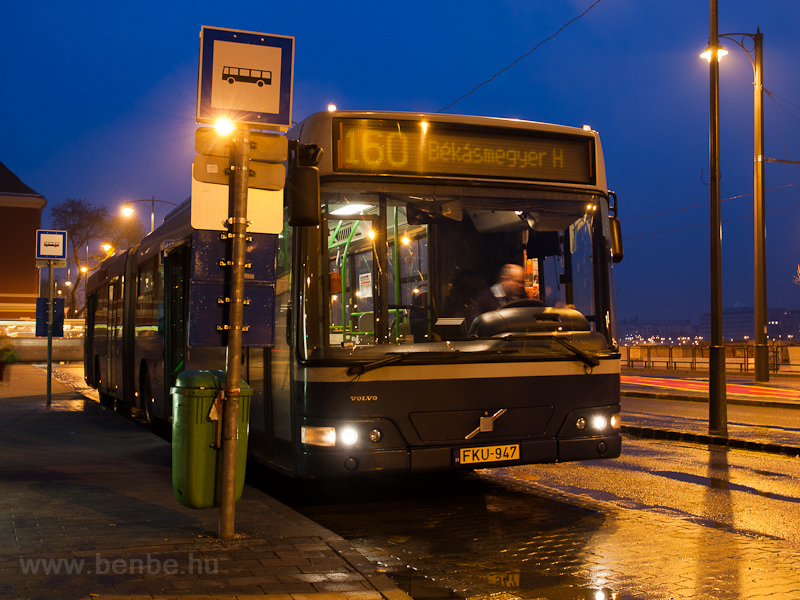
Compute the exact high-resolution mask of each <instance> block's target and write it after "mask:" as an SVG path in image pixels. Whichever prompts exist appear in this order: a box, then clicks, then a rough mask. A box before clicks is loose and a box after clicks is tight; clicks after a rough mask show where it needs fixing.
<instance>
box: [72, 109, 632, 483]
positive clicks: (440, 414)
mask: <svg viewBox="0 0 800 600" xmlns="http://www.w3.org/2000/svg"><path fill="white" fill-rule="evenodd" d="M288 136H289V140H290V144H292V148H294V150H293V152H294V154H295V159H294V164H295V165H301V166H303V168H308V167H309V166H313V167H316V168H317V169H318V173H319V188H318V189H315V190H314V193H313V194H306V195H303V194H302V193H293V192H292V191H291V190H292V189H295V190H296V189H297V187H295V188H292V186H291V185H289V191H288V192H287V194H286V199H285V206H284V211H285V216H286V218H285V219H284V227H283V232H282V233H281V234H279V235H269V234H252V236H251V238H252V240H251V241H250V242H249V244H248V255H247V256H248V263H249V264H250V265H251V267H252V268H251V269H250V270H249V271H248V274H247V275H246V277H247V279H246V282H245V296H246V297H248V298H249V299H250V300H251V302H250V304H249V305H248V306H247V307H246V312H245V325H246V326H247V332H246V333H244V334H243V337H244V345H245V348H244V352H243V365H242V373H243V375H242V376H243V378H244V379H246V380H247V381H248V383H249V385H250V386H251V387H252V388H253V396H252V400H251V414H250V436H249V453H250V456H251V458H254V459H255V460H258V461H259V462H262V463H264V464H266V465H269V466H270V467H272V468H275V469H277V470H279V471H282V472H284V473H287V474H289V475H293V476H300V477H339V476H352V475H357V474H370V473H378V472H380V473H404V472H422V471H437V470H451V469H474V468H487V467H496V466H509V465H518V464H528V463H554V462H561V461H575V460H587V459H601V458H614V457H617V456H619V454H620V450H621V435H620V404H619V398H620V354H619V351H618V346H617V339H616V323H615V311H614V293H613V289H614V287H613V280H612V273H613V270H612V265H613V263H615V262H618V261H619V260H621V258H622V248H621V242H620V240H621V237H620V234H619V221H618V219H617V217H616V210H617V206H616V197H615V196H614V194H613V193H612V192H609V191H608V188H607V184H606V174H605V166H604V162H603V154H602V151H601V147H600V140H599V137H598V134H597V133H596V132H594V131H591V130H589V129H588V128H583V129H579V128H571V127H563V126H557V125H550V124H542V123H534V122H526V121H519V120H506V119H497V118H484V117H466V116H452V115H440V114H412V113H393V112H341V111H340V112H324V113H317V114H314V115H311V116H310V117H308V118H307V119H305V120H304V121H303V122H302V123H300V124H298V125H296V126H295V127H293V128H292V129H291V130H290V131H289V133H288ZM301 157H302V158H301ZM304 163H305V164H304ZM292 164H293V163H292V159H291V157H290V161H289V169H288V173H289V175H288V178H289V181H290V182H291V179H292V173H293V168H292ZM189 202H190V200H187V202H186V203H184V205H182V206H180V207H178V208H177V209H176V210H175V211H173V213H172V214H170V215H168V216H167V218H166V219H165V222H164V224H163V225H162V226H161V227H159V228H158V229H156V231H154V232H153V233H151V234H150V235H148V236H147V237H146V238H145V239H144V240H143V241H142V242H141V243H140V244H139V245H138V246H137V247H135V248H131V249H129V250H128V251H127V252H124V253H122V254H120V255H117V256H115V257H113V258H112V259H110V260H109V261H107V263H106V264H104V266H103V268H101V269H100V270H99V271H98V272H97V273H95V274H94V275H93V276H92V278H91V279H90V281H89V283H88V285H87V306H88V309H89V310H88V312H87V315H88V316H87V330H86V338H85V339H86V346H85V359H86V363H85V364H86V378H87V381H88V382H89V383H90V384H91V385H94V386H96V387H97V388H98V390H99V391H100V394H101V398H102V399H103V400H104V401H106V402H113V401H114V400H116V401H117V402H120V403H127V404H130V405H133V406H136V407H138V408H141V409H142V410H144V411H146V413H147V415H148V416H149V417H150V418H152V419H161V420H165V421H169V420H170V419H171V403H170V395H169V389H170V386H171V385H174V381H175V377H176V375H177V374H178V373H179V372H181V371H182V370H185V369H224V368H225V347H224V345H223V343H222V341H221V340H222V339H223V337H222V336H220V335H219V334H218V330H219V324H220V323H223V322H224V319H225V317H224V314H223V308H224V307H221V305H220V304H218V298H219V297H221V296H224V295H225V291H224V290H225V287H224V286H225V285H226V283H225V275H223V274H222V271H223V269H222V268H221V267H220V266H219V265H220V262H221V261H220V258H224V256H225V255H226V252H227V250H226V243H225V242H224V241H223V240H221V239H220V237H221V236H220V233H219V232H210V231H202V230H194V229H192V228H191V226H190V219H189V210H190V207H189ZM309 202H313V205H312V208H313V214H314V217H313V219H311V221H308V222H303V223H302V224H291V223H300V222H301V221H300V220H298V219H296V218H293V217H292V215H293V214H297V211H298V210H299V209H297V207H298V206H300V205H302V204H304V205H305V207H306V212H308V208H307V207H308V206H309V205H308V203H309ZM293 211H295V212H294V213H293ZM222 237H224V235H223V236H222ZM222 264H224V261H222ZM508 264H512V265H519V266H520V267H522V269H521V270H522V272H523V273H524V282H523V283H524V288H525V291H526V296H525V297H523V298H520V299H518V300H515V301H513V302H511V303H508V304H506V305H505V306H503V307H502V308H499V309H497V310H491V311H489V312H484V313H483V314H478V315H477V316H476V315H475V314H474V310H473V308H474V305H475V302H474V301H475V298H476V297H477V296H478V295H479V294H481V293H484V294H485V293H486V290H487V289H489V288H490V286H492V285H493V284H494V283H495V282H496V281H497V277H498V273H499V272H500V271H501V270H502V269H503V266H504V265H508ZM518 271H519V269H517V272H518Z"/></svg>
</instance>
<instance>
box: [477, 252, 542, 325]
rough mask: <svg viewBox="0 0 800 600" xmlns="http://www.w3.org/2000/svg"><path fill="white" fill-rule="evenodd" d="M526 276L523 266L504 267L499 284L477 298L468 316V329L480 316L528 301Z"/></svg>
mask: <svg viewBox="0 0 800 600" xmlns="http://www.w3.org/2000/svg"><path fill="white" fill-rule="evenodd" d="M524 276H525V271H524V270H523V268H522V267H521V266H519V265H514V264H506V265H503V266H502V268H501V269H500V274H499V276H498V280H497V283H495V284H494V285H493V286H492V287H490V288H486V289H484V290H482V291H481V292H479V293H478V295H477V296H475V299H474V300H473V302H472V306H471V307H470V309H469V314H468V315H467V327H469V325H471V324H472V322H473V321H474V320H475V319H476V317H477V316H478V315H481V314H483V313H485V312H489V311H491V310H497V309H498V308H502V307H503V306H505V305H506V304H508V303H509V302H514V301H515V300H524V299H526V298H527V297H528V296H527V295H526V294H525V280H524Z"/></svg>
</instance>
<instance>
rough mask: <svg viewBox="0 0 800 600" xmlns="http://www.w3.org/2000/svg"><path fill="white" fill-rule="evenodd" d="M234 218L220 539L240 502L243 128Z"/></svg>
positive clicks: (246, 131)
mask: <svg viewBox="0 0 800 600" xmlns="http://www.w3.org/2000/svg"><path fill="white" fill-rule="evenodd" d="M234 144H235V147H234V154H233V156H234V158H233V166H232V170H233V215H232V216H231V218H230V219H228V231H229V237H230V238H231V241H232V262H233V265H232V266H233V271H232V273H231V284H230V292H231V294H230V312H229V315H230V318H229V329H228V355H227V386H226V389H225V404H224V409H223V430H222V431H223V440H222V482H221V496H220V519H219V537H220V538H222V539H223V540H230V539H232V538H233V536H234V505H235V503H236V448H237V444H238V436H239V395H240V392H241V390H240V387H239V386H240V381H241V362H242V323H243V321H244V319H243V316H244V264H245V253H246V248H245V237H246V235H247V183H248V178H249V173H250V128H249V127H248V126H246V125H239V127H238V128H237V130H236V133H235V139H234Z"/></svg>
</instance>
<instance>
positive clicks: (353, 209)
mask: <svg viewBox="0 0 800 600" xmlns="http://www.w3.org/2000/svg"><path fill="white" fill-rule="evenodd" d="M368 208H369V204H345V205H343V206H340V207H339V208H335V209H334V210H332V211H330V214H332V215H337V216H338V215H342V216H344V215H354V214H356V213H360V212H361V211H364V210H366V209H368Z"/></svg>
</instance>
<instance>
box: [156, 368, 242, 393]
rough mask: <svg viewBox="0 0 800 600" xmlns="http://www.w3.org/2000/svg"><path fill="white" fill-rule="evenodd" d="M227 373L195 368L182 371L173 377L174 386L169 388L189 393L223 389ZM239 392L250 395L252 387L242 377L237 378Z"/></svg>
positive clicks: (173, 391) (172, 391) (171, 390)
mask: <svg viewBox="0 0 800 600" xmlns="http://www.w3.org/2000/svg"><path fill="white" fill-rule="evenodd" d="M227 379H228V374H227V373H226V372H225V371H211V370H205V369H203V370H196V371H183V372H181V373H179V374H178V377H177V378H176V379H175V386H174V387H173V388H171V389H170V392H171V393H173V394H181V393H184V394H186V393H190V392H191V391H194V390H214V391H215V392H216V391H217V390H221V389H225V384H226V382H227ZM239 388H240V389H241V392H240V394H241V395H242V396H250V395H252V394H253V389H252V388H251V387H250V386H249V385H248V384H247V382H246V381H245V380H244V379H240V380H239Z"/></svg>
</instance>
